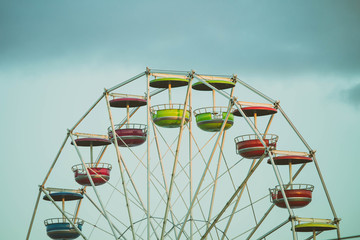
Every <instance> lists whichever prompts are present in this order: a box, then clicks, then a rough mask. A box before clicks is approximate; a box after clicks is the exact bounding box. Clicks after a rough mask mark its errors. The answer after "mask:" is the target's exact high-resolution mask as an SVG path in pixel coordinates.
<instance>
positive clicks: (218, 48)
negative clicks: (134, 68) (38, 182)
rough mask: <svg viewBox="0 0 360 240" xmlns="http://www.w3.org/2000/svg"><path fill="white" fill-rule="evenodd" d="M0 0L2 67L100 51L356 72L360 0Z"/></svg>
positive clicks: (138, 60) (175, 61)
mask: <svg viewBox="0 0 360 240" xmlns="http://www.w3.org/2000/svg"><path fill="white" fill-rule="evenodd" d="M2 5H3V6H2V8H1V10H0V20H1V21H0V30H1V34H0V66H1V65H2V66H3V67H4V66H14V65H19V66H20V67H21V65H24V64H27V63H29V62H35V63H36V62H39V63H40V64H44V66H45V65H46V63H47V62H51V61H54V60H58V59H66V61H68V62H69V64H79V63H86V62H87V61H89V59H91V60H93V59H98V60H99V61H103V62H104V63H105V62H119V63H127V64H136V65H144V66H150V67H156V68H171V69H174V68H179V69H186V70H187V69H190V68H195V70H199V71H200V70H201V71H208V72H212V73H213V72H214V69H215V71H218V73H230V74H231V73H233V72H234V71H239V72H238V73H240V72H242V73H251V74H258V75H259V76H268V75H283V76H286V75H287V76H290V75H298V74H306V73H310V74H313V73H317V74H318V75H324V74H337V75H349V76H354V75H359V74H360V68H359V67H358V66H359V65H360V45H359V44H358V42H360V32H359V31H358V22H360V14H359V11H358V9H360V2H358V1H317V2H316V3H312V2H305V1H302V2H298V3H296V4H294V3H289V2H287V1H271V2H268V1H262V3H261V4H258V3H254V2H253V1H236V2H232V3H227V4H224V3H222V2H221V3H220V2H217V1H206V2H205V1H204V2H202V1H196V2H191V1H186V0H185V1H182V2H180V3H179V2H169V1H162V0H156V1H151V2H147V1H140V2H138V1H137V2H136V3H133V2H123V1H106V2H99V1H84V0H78V1H68V0H64V1H50V2H49V1H44V0H34V1H31V3H29V2H28V1H21V3H18V1H16V2H15V1H7V2H6V3H3V4H2ZM282 79H287V78H286V77H282Z"/></svg>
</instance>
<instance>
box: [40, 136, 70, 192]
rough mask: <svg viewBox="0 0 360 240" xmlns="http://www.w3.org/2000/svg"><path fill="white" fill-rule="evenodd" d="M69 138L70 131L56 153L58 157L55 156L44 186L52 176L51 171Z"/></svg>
mask: <svg viewBox="0 0 360 240" xmlns="http://www.w3.org/2000/svg"><path fill="white" fill-rule="evenodd" d="M68 138H69V133H67V134H66V137H65V139H64V142H63V144H62V145H61V147H60V149H59V151H58V153H57V154H56V157H55V159H54V161H53V163H52V164H51V166H50V169H49V171H48V173H47V174H46V176H45V179H44V181H43V183H42V184H41V186H42V187H44V185H45V183H46V182H47V180H48V178H49V176H50V173H51V172H52V170H53V168H54V166H55V164H56V162H57V160H58V158H59V156H60V154H61V152H62V150H63V149H64V146H65V143H66V141H67V139H68Z"/></svg>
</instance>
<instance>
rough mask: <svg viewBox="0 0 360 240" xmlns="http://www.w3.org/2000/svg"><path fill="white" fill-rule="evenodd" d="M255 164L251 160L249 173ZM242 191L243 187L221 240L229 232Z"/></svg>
mask: <svg viewBox="0 0 360 240" xmlns="http://www.w3.org/2000/svg"><path fill="white" fill-rule="evenodd" d="M255 162H256V159H254V160H253V162H252V164H251V166H250V169H249V172H250V171H251V169H253V167H254V165H255ZM245 186H246V185H245ZM244 190H245V188H244V187H243V188H242V189H241V192H240V194H239V197H238V198H237V200H236V202H235V205H234V207H233V210H232V212H231V214H230V218H229V220H228V222H227V224H226V227H225V230H224V234H223V236H222V238H221V240H223V239H224V238H225V236H226V233H227V231H228V230H229V227H230V224H231V221H232V219H233V217H234V214H235V211H236V209H237V206H238V205H239V202H240V199H241V196H242V194H243V192H244Z"/></svg>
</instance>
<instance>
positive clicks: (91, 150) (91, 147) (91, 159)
mask: <svg viewBox="0 0 360 240" xmlns="http://www.w3.org/2000/svg"><path fill="white" fill-rule="evenodd" d="M90 162H91V166H92V164H93V162H94V157H93V145H92V143H90Z"/></svg>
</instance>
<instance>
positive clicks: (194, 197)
mask: <svg viewBox="0 0 360 240" xmlns="http://www.w3.org/2000/svg"><path fill="white" fill-rule="evenodd" d="M231 107H232V103H231V102H229V106H228V111H227V114H226V117H225V119H224V120H223V123H222V124H221V129H220V132H219V134H218V137H217V139H216V142H215V144H214V147H213V150H212V152H211V154H210V157H209V160H208V162H207V164H206V167H205V169H204V171H203V174H202V176H201V178H200V182H199V184H198V186H197V188H196V191H195V193H194V196H193V199H192V200H191V202H190V206H189V210H188V212H187V213H186V215H185V217H184V222H183V224H182V226H181V229H180V232H179V236H178V238H177V239H180V236H181V234H182V232H183V231H184V228H185V224H186V222H187V220H188V218H189V215H190V211H191V209H192V208H193V206H194V203H195V201H196V199H197V195H198V194H199V191H200V188H201V186H202V183H203V182H204V179H205V175H206V173H207V171H208V169H209V166H210V163H211V161H212V159H213V156H214V154H215V150H216V148H217V145H218V144H219V141H220V137H221V134H222V132H223V131H224V129H225V125H226V123H227V121H228V119H229V116H230V109H231Z"/></svg>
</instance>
